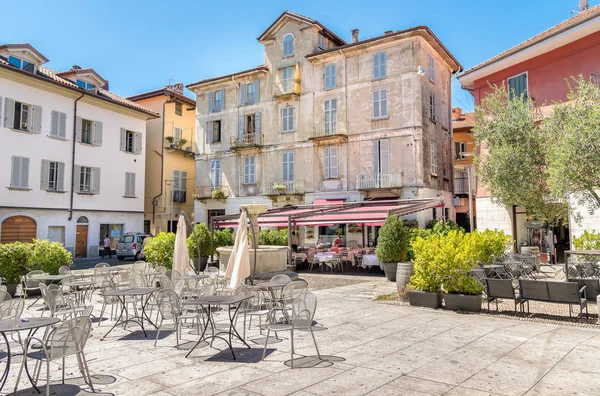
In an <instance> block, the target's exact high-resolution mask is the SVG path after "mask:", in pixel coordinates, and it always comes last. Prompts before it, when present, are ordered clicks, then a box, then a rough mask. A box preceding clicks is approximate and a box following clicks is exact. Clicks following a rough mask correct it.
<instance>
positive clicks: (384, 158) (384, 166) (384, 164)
mask: <svg viewBox="0 0 600 396" xmlns="http://www.w3.org/2000/svg"><path fill="white" fill-rule="evenodd" d="M379 150H380V154H379V157H380V159H381V173H383V174H387V173H390V141H389V140H387V139H384V140H380V141H379Z"/></svg>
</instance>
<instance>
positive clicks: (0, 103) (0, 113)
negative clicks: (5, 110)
mask: <svg viewBox="0 0 600 396" xmlns="http://www.w3.org/2000/svg"><path fill="white" fill-rule="evenodd" d="M1 119H2V96H0V120H1Z"/></svg>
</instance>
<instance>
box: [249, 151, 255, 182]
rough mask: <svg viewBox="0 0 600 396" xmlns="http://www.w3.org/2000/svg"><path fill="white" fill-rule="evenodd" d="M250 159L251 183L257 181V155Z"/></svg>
mask: <svg viewBox="0 0 600 396" xmlns="http://www.w3.org/2000/svg"><path fill="white" fill-rule="evenodd" d="M250 159H251V161H250V183H256V157H251V158H250Z"/></svg>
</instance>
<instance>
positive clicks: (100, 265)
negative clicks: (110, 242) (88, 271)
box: [94, 263, 110, 268]
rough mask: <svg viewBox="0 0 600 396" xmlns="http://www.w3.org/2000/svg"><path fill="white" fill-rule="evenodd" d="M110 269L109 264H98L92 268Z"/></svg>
mask: <svg viewBox="0 0 600 396" xmlns="http://www.w3.org/2000/svg"><path fill="white" fill-rule="evenodd" d="M107 267H110V264H108V263H98V264H96V265H95V266H94V268H107Z"/></svg>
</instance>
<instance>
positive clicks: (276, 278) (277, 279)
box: [269, 274, 292, 283]
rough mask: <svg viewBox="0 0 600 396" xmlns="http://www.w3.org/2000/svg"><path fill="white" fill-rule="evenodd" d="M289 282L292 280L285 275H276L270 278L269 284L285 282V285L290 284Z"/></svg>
mask: <svg viewBox="0 0 600 396" xmlns="http://www.w3.org/2000/svg"><path fill="white" fill-rule="evenodd" d="M291 281H292V278H290V277H289V276H287V275H285V274H277V275H275V276H274V277H272V278H271V280H270V281H269V282H285V283H290V282H291Z"/></svg>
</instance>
